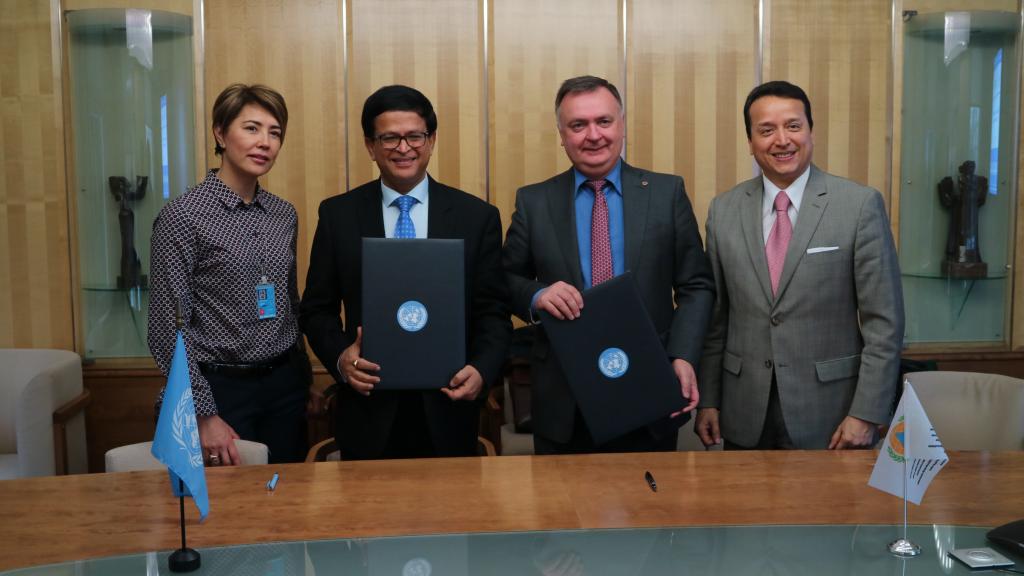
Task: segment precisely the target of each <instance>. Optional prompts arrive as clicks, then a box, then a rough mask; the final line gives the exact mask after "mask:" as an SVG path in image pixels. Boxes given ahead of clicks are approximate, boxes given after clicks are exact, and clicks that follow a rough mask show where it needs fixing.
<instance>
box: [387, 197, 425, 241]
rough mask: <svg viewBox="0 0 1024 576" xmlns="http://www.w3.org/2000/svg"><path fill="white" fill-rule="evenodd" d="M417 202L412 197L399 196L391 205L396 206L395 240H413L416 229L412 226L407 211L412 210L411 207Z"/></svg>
mask: <svg viewBox="0 0 1024 576" xmlns="http://www.w3.org/2000/svg"><path fill="white" fill-rule="evenodd" d="M416 202H419V200H417V199H415V198H413V197H412V196H399V197H398V198H396V199H395V201H394V202H392V203H391V205H392V206H395V205H398V210H399V213H398V222H397V223H396V224H395V238H415V237H416V227H415V226H413V223H412V218H410V217H409V210H411V209H412V205H413V204H414V203H416Z"/></svg>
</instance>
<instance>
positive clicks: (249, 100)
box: [213, 84, 288, 156]
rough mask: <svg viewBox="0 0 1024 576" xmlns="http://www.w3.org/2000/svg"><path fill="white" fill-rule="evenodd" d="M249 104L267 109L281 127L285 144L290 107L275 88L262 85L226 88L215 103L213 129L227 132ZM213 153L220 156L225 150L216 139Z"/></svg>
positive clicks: (237, 85)
mask: <svg viewBox="0 0 1024 576" xmlns="http://www.w3.org/2000/svg"><path fill="white" fill-rule="evenodd" d="M247 104H257V105H259V106H260V107H261V108H263V109H265V110H266V111H267V112H269V113H270V115H271V116H273V117H274V120H277V123H278V124H280V125H281V142H282V143H283V142H284V134H285V131H286V130H287V128H288V107H287V106H286V105H285V103H284V96H281V93H280V92H278V91H277V90H274V89H273V88H269V87H267V86H264V85H262V84H253V85H247V84H232V85H231V86H228V87H227V88H225V89H224V90H223V91H222V92H221V93H220V95H219V96H217V101H216V102H214V103H213V128H214V130H216V129H217V128H220V129H221V131H222V132H226V131H227V129H228V126H230V125H231V123H232V122H234V121H235V118H238V115H239V114H240V113H241V112H242V108H245V106H246V105H247ZM213 151H214V152H215V153H216V154H217V155H218V156H220V154H221V152H224V148H223V147H221V145H220V143H219V142H217V140H216V138H215V139H214V147H213Z"/></svg>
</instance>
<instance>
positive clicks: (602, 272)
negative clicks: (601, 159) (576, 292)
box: [586, 180, 615, 286]
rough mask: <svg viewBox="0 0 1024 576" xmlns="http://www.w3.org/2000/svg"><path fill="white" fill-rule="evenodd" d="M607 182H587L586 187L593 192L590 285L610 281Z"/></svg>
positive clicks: (611, 272)
mask: <svg viewBox="0 0 1024 576" xmlns="http://www.w3.org/2000/svg"><path fill="white" fill-rule="evenodd" d="M607 183H608V181H607V180H587V182H586V186H587V187H589V188H590V189H591V190H593V191H594V211H593V212H591V214H590V285H591V286H597V285H598V284H600V283H601V282H605V281H607V280H611V279H612V276H614V275H615V271H614V268H613V266H612V242H611V236H610V235H609V233H608V202H607V201H606V200H605V198H604V191H603V190H602V188H604V185H605V184H607Z"/></svg>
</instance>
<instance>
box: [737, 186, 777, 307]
mask: <svg viewBox="0 0 1024 576" xmlns="http://www.w3.org/2000/svg"><path fill="white" fill-rule="evenodd" d="M763 202H764V180H762V179H761V177H757V178H755V179H754V181H753V183H752V185H751V186H748V187H747V190H746V197H745V198H744V199H743V205H742V206H741V208H740V210H741V212H742V213H741V214H740V218H741V220H742V227H743V239H744V241H745V242H746V244H747V252H748V253H749V254H750V263H751V264H752V265H753V266H754V275H755V276H756V277H757V283H758V284H759V285H760V286H761V290H762V291H763V292H764V297H765V298H766V299H767V300H768V302H771V301H772V281H771V276H770V275H769V274H768V258H767V257H766V256H765V253H764V230H763V228H764V218H763V214H762V212H761V209H762V208H761V207H762V203H763Z"/></svg>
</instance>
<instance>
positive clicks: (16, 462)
mask: <svg viewBox="0 0 1024 576" xmlns="http://www.w3.org/2000/svg"><path fill="white" fill-rule="evenodd" d="M88 403H89V392H88V391H87V390H83V388H82V359H81V358H79V356H78V355H77V354H75V353H74V352H68V351H67V350H34V349H2V350H0V480H3V479H10V478H25V477H30V476H52V475H54V474H67V473H84V472H86V471H87V469H88V464H87V459H86V443H85V414H84V409H85V407H86V405H88Z"/></svg>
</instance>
